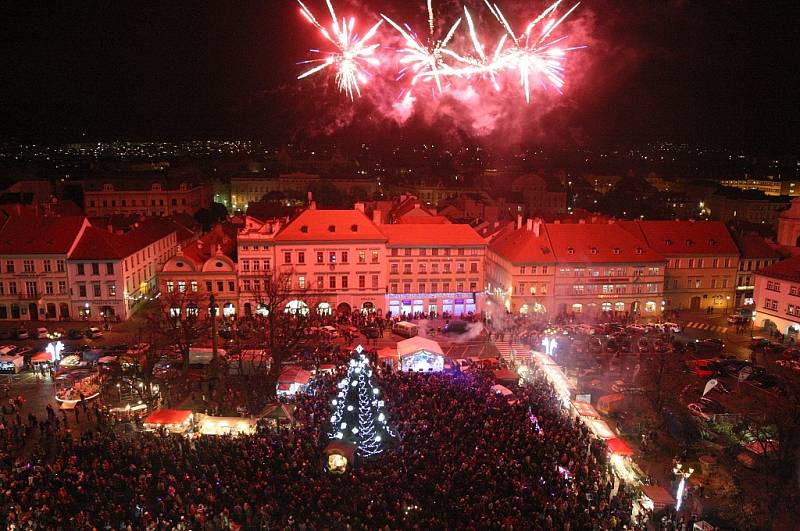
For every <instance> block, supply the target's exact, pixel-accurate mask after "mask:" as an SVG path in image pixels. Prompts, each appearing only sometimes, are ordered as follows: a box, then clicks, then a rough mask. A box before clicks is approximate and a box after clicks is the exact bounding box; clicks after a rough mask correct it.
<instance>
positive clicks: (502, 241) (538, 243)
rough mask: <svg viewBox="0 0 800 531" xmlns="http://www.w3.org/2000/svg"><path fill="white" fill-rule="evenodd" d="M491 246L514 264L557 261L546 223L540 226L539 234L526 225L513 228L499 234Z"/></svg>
mask: <svg viewBox="0 0 800 531" xmlns="http://www.w3.org/2000/svg"><path fill="white" fill-rule="evenodd" d="M489 247H490V249H491V250H492V251H494V252H495V253H497V254H499V255H500V256H502V257H503V258H505V259H506V260H508V261H509V262H511V263H512V264H529V263H541V262H547V263H550V262H555V261H556V257H555V254H553V249H552V247H551V245H550V239H549V238H548V237H547V231H546V230H545V226H544V223H542V225H541V227H540V230H539V236H536V233H535V232H533V231H532V230H528V229H527V228H526V227H522V228H521V229H514V228H512V229H510V230H507V231H504V232H502V233H500V234H499V235H497V236H496V237H495V238H494V239H493V240H492V243H491V245H490V246H489Z"/></svg>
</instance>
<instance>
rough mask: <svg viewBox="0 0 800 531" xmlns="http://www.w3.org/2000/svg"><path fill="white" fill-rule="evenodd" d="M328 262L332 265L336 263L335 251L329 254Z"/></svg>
mask: <svg viewBox="0 0 800 531" xmlns="http://www.w3.org/2000/svg"><path fill="white" fill-rule="evenodd" d="M328 261H329V262H330V263H332V264H335V263H336V252H335V251H331V252H329V253H328Z"/></svg>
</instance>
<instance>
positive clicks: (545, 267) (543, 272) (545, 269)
mask: <svg viewBox="0 0 800 531" xmlns="http://www.w3.org/2000/svg"><path fill="white" fill-rule="evenodd" d="M533 272H534V273H536V270H535V269H534V271H533ZM542 274H543V275H546V274H547V266H542Z"/></svg>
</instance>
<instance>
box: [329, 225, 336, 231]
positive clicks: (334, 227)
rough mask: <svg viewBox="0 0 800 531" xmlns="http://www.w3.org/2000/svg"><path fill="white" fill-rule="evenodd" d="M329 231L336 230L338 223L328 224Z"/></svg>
mask: <svg viewBox="0 0 800 531" xmlns="http://www.w3.org/2000/svg"><path fill="white" fill-rule="evenodd" d="M328 232H336V225H328Z"/></svg>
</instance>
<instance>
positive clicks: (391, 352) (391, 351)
mask: <svg viewBox="0 0 800 531" xmlns="http://www.w3.org/2000/svg"><path fill="white" fill-rule="evenodd" d="M378 363H380V364H382V365H388V366H389V367H391V368H393V369H394V368H395V367H396V366H397V365H398V364H399V363H400V357H399V356H398V354H397V349H396V348H392V347H383V348H382V349H380V350H379V351H378Z"/></svg>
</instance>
